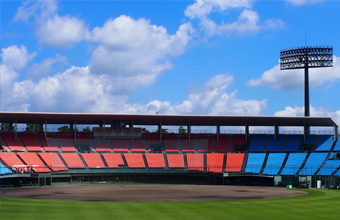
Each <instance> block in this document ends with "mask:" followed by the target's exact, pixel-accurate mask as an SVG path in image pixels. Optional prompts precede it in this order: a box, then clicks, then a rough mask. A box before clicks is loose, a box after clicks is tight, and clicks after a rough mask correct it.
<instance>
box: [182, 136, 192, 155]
mask: <svg viewBox="0 0 340 220" xmlns="http://www.w3.org/2000/svg"><path fill="white" fill-rule="evenodd" d="M180 138H181V146H182V152H195V135H193V134H191V135H190V140H189V135H188V134H181V137H180Z"/></svg>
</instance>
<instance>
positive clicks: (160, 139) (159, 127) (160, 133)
mask: <svg viewBox="0 0 340 220" xmlns="http://www.w3.org/2000/svg"><path fill="white" fill-rule="evenodd" d="M158 132H159V141H162V122H160V123H159V125H158Z"/></svg>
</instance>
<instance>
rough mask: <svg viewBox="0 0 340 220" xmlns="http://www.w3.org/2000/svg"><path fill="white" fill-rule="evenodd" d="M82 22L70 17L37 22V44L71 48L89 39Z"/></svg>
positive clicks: (57, 17) (58, 17)
mask: <svg viewBox="0 0 340 220" xmlns="http://www.w3.org/2000/svg"><path fill="white" fill-rule="evenodd" d="M89 34H90V33H89V30H88V28H87V27H86V25H85V23H84V21H83V20H80V19H78V18H75V17H72V16H59V15H54V16H53V17H51V18H47V19H46V20H45V19H44V20H42V21H40V22H39V25H38V28H37V30H36V36H37V38H38V40H39V43H41V44H44V45H49V46H52V47H72V46H73V44H74V43H77V42H80V41H82V40H84V39H86V38H88V37H89Z"/></svg>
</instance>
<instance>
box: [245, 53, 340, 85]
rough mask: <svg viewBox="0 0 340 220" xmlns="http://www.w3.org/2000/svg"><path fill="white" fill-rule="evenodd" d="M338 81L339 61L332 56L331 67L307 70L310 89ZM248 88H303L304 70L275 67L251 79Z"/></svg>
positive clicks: (339, 73)
mask: <svg viewBox="0 0 340 220" xmlns="http://www.w3.org/2000/svg"><path fill="white" fill-rule="evenodd" d="M339 79H340V60H339V57H336V56H333V67H327V68H311V69H309V84H310V87H311V88H315V87H317V86H322V85H324V84H325V83H327V82H329V83H334V82H336V81H338V80H339ZM247 84H248V85H249V86H268V87H271V88H274V89H298V88H303V86H304V70H301V69H296V70H280V66H279V65H276V66H274V67H273V68H272V69H270V70H267V71H265V72H264V73H263V74H262V76H261V78H259V79H251V80H250V81H248V82H247Z"/></svg>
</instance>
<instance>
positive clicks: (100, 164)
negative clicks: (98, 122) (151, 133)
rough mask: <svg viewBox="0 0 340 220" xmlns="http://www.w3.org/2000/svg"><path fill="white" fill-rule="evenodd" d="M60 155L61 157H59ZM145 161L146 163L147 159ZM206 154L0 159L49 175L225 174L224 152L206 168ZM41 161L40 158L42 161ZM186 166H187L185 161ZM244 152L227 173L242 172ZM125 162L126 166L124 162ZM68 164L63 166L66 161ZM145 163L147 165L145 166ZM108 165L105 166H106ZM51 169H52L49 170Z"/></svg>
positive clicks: (230, 158) (231, 159)
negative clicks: (125, 171) (72, 171)
mask: <svg viewBox="0 0 340 220" xmlns="http://www.w3.org/2000/svg"><path fill="white" fill-rule="evenodd" d="M59 155H60V156H59ZM143 155H144V156H145V160H146V161H144V157H143ZM204 155H205V154H204V153H188V154H163V153H145V154H142V153H123V154H120V153H80V154H79V153H56V152H50V153H44V152H40V153H33V152H18V153H13V152H3V153H0V159H1V161H3V162H4V163H5V164H6V165H7V167H9V168H20V167H25V166H28V167H34V168H35V172H50V169H51V170H52V171H55V172H57V171H62V170H68V168H86V167H88V168H118V167H119V166H125V165H126V166H127V167H126V168H146V167H149V168H163V169H165V168H166V165H165V163H166V162H167V163H168V168H178V169H184V168H185V167H186V166H187V168H188V169H189V170H199V171H204V170H205V169H204V168H205V167H207V168H206V170H207V171H208V172H222V171H223V170H222V168H223V163H224V154H223V153H207V154H206V166H205V162H204V161H205V159H204ZM40 158H41V159H40ZM184 158H186V160H187V163H186V164H187V165H185V159H184ZM243 158H244V153H229V154H228V155H227V159H226V162H225V163H226V167H227V168H226V171H227V172H240V171H241V168H242V164H243ZM124 160H125V161H126V164H125V163H124ZM63 161H64V162H65V164H66V166H65V164H64V162H63ZM145 162H146V163H145ZM105 163H106V165H105ZM48 168H50V169H48Z"/></svg>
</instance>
